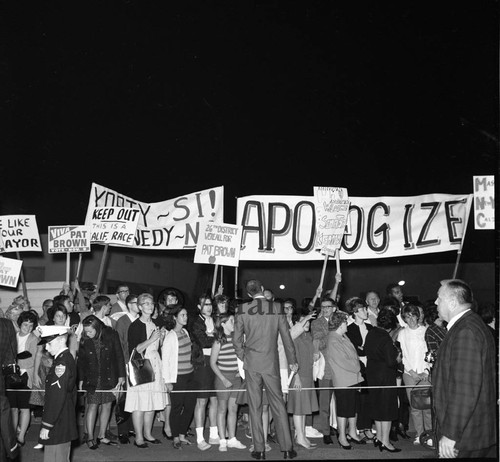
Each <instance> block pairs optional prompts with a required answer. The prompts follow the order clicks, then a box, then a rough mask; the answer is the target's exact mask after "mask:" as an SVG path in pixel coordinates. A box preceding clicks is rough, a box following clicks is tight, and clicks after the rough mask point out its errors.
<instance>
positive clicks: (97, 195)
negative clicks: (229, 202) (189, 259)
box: [85, 183, 224, 250]
mask: <svg viewBox="0 0 500 462" xmlns="http://www.w3.org/2000/svg"><path fill="white" fill-rule="evenodd" d="M223 204H224V187H223V186H219V187H215V188H210V189H205V190H203V191H198V192H194V193H190V194H184V195H182V196H179V197H176V198H174V199H168V200H164V201H161V202H151V203H147V202H141V201H139V200H136V199H133V198H131V197H128V196H125V195H124V194H122V193H119V192H117V191H114V190H112V189H110V188H106V187H105V186H101V185H98V184H96V183H92V186H91V190H90V198H89V204H88V207H87V215H86V217H85V224H86V225H88V226H92V222H93V220H94V222H95V220H96V218H99V217H97V215H98V214H100V213H104V212H101V211H100V210H99V209H109V208H114V207H119V208H120V207H121V208H128V209H133V210H137V212H135V213H137V218H138V221H137V229H136V232H135V236H134V238H133V239H131V242H130V244H128V243H127V245H129V246H130V247H132V248H137V249H151V250H155V249H158V250H170V249H194V248H195V247H196V243H197V241H198V236H199V234H200V223H202V222H206V221H207V220H213V221H221V222H222V221H224V219H223V214H224V209H223ZM103 218H104V215H102V216H101V221H102V219H103ZM94 231H95V232H97V233H98V232H99V228H95V227H94V228H93V229H92V233H94ZM115 231H116V230H115ZM101 237H103V236H97V238H99V239H98V241H99V242H105V241H104V240H102V239H101ZM92 241H94V239H92ZM96 242H97V241H96ZM110 245H115V244H110ZM117 245H119V244H117Z"/></svg>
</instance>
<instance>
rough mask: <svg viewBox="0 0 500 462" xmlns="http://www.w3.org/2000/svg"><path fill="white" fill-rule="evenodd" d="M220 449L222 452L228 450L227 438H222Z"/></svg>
mask: <svg viewBox="0 0 500 462" xmlns="http://www.w3.org/2000/svg"><path fill="white" fill-rule="evenodd" d="M219 451H220V452H227V440H225V439H222V440H220V444H219Z"/></svg>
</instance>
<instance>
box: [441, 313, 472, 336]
mask: <svg viewBox="0 0 500 462" xmlns="http://www.w3.org/2000/svg"><path fill="white" fill-rule="evenodd" d="M469 311H470V308H469V309H467V310H465V311H462V312H461V313H458V314H456V315H455V316H453V317H452V318H451V319H450V322H449V323H448V325H447V326H446V328H447V329H448V331H449V330H450V329H451V327H452V326H453V324H455V323H456V322H457V321H458V320H459V319H460V318H461V317H462V316H463V315H464V314H465V313H467V312H469Z"/></svg>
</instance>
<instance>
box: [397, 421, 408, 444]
mask: <svg viewBox="0 0 500 462" xmlns="http://www.w3.org/2000/svg"><path fill="white" fill-rule="evenodd" d="M396 435H399V436H400V437H401V438H403V439H405V440H409V439H410V438H411V436H410V435H408V433H406V430H405V428H404V427H403V425H399V426H398V427H396Z"/></svg>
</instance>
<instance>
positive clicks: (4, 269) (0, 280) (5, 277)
mask: <svg viewBox="0 0 500 462" xmlns="http://www.w3.org/2000/svg"><path fill="white" fill-rule="evenodd" d="M22 264H23V262H22V260H14V259H13V258H5V257H0V285H2V286H7V287H17V282H18V280H19V274H20V273H21V266H22Z"/></svg>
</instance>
